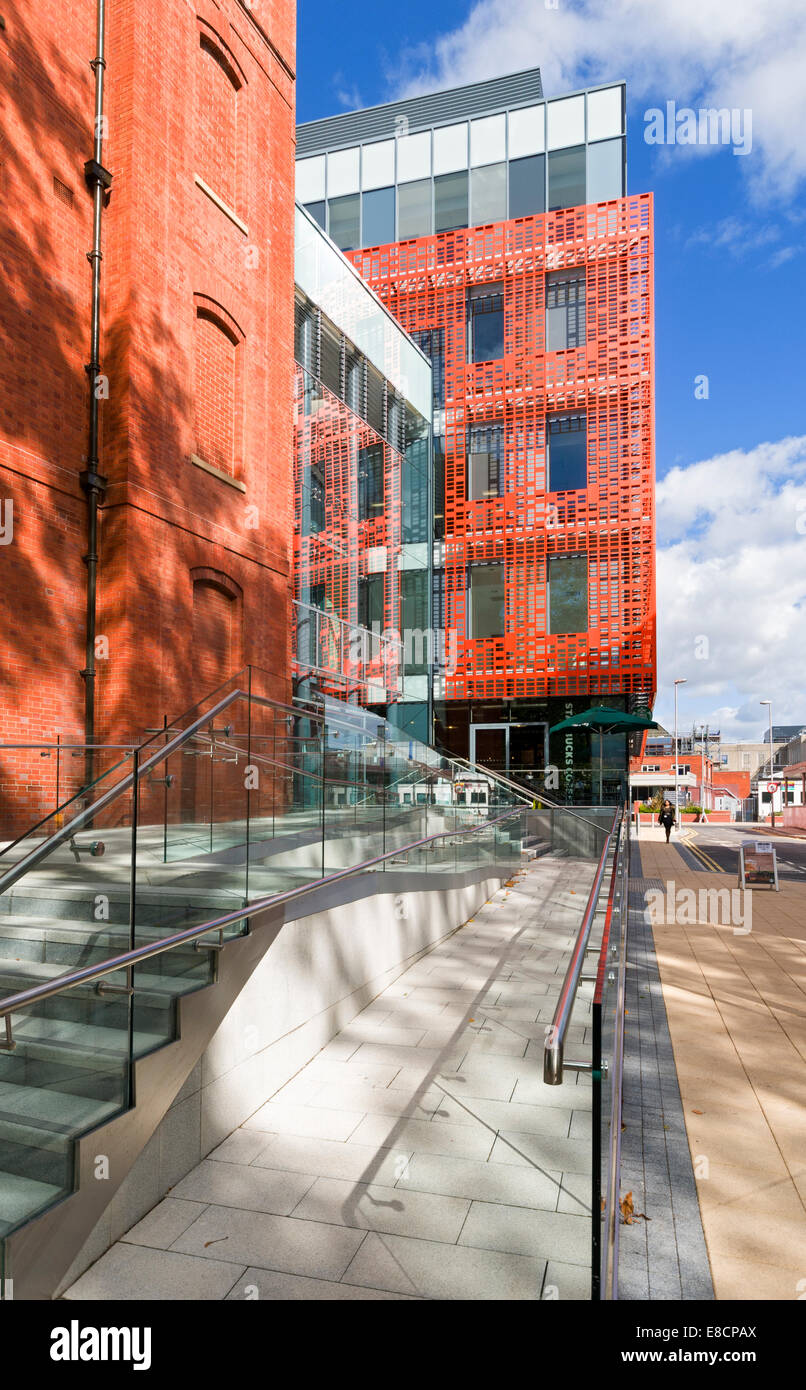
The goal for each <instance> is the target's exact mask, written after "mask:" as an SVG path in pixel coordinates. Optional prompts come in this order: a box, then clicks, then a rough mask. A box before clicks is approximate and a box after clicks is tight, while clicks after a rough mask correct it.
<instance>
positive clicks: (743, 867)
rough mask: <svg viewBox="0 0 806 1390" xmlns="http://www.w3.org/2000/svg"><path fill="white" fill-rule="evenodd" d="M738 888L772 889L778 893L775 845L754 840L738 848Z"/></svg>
mask: <svg viewBox="0 0 806 1390" xmlns="http://www.w3.org/2000/svg"><path fill="white" fill-rule="evenodd" d="M739 887H740V888H774V889H775V891H776V893H777V892H778V861H777V859H776V857H775V845H773V844H771V842H770V841H769V840H755V841H753V843H752V844H749V845H741V846H740V848H739Z"/></svg>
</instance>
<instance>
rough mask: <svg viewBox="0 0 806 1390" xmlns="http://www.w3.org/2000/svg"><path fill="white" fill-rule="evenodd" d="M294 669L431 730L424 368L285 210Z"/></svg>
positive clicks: (427, 370)
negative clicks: (289, 262)
mask: <svg viewBox="0 0 806 1390" xmlns="http://www.w3.org/2000/svg"><path fill="white" fill-rule="evenodd" d="M295 281H296V296H295V306H294V315H295V318H294V355H295V359H296V366H295V393H294V417H295V418H294V423H295V499H296V515H295V528H294V555H295V596H296V600H297V602H296V605H295V622H296V633H295V646H294V651H295V667H296V672H295V674H296V684H297V689H298V690H300V691H303V692H304V691H305V690H306V689H310V688H311V687H312V686H315V687H316V688H317V689H319V690H323V691H325V692H326V693H328V694H331V695H336V696H338V697H340V698H342V699H348V700H351V701H353V702H357V703H360V704H362V705H367V706H369V707H371V708H373V709H375V710H376V711H377V712H378V713H382V714H384V715H385V716H386V717H387V718H389V720H390V721H391V722H392V723H394V724H396V725H397V726H398V727H400V728H401V729H404V730H407V731H408V732H410V733H411V735H412V737H417V738H423V739H425V738H427V736H428V733H429V730H430V720H431V700H430V681H429V670H430V667H429V657H430V654H431V653H430V650H429V649H430V646H431V639H430V629H431V613H430V602H431V590H432V581H431V544H430V542H431V535H432V531H433V521H432V496H431V486H432V473H433V467H432V458H431V407H432V372H431V364H430V362H429V361H428V359H427V358H426V357H425V356H424V354H423V353H422V351H421V350H420V349H419V348H418V347H417V346H416V345H415V343H414V342H412V341H411V339H410V338H409V337H408V336H407V335H406V333H404V332H403V330H402V329H401V327H400V325H399V324H398V323H397V321H396V320H395V319H394V318H393V317H392V315H391V314H390V313H389V311H388V309H386V308H385V307H384V305H383V304H382V303H381V301H380V300H379V299H378V297H377V296H376V295H375V294H374V293H373V292H372V290H371V289H369V287H368V286H367V285H366V283H365V282H364V281H363V280H362V279H361V277H360V276H359V275H358V273H357V272H356V270H355V269H354V268H353V266H352V265H350V264H349V262H348V261H346V260H345V258H344V256H343V255H342V254H341V253H340V252H339V251H338V250H337V249H336V247H335V246H334V245H333V244H332V242H331V241H330V240H329V239H328V237H327V236H326V235H325V234H324V233H323V232H322V230H321V228H320V227H319V226H318V225H317V223H316V222H315V221H314V219H313V218H312V217H311V216H310V215H309V214H308V213H307V212H305V211H304V210H303V209H302V208H300V207H297V209H296V244H295Z"/></svg>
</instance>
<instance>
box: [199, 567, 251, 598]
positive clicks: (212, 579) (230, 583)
mask: <svg viewBox="0 0 806 1390" xmlns="http://www.w3.org/2000/svg"><path fill="white" fill-rule="evenodd" d="M190 579H191V583H193V584H196V583H204V584H212V585H214V586H215V587H216V588H218V589H221V590H222V591H223V592H224V593H225V594H228V595H229V597H230V598H232V599H242V598H243V589H242V588H241V586H240V584H239V583H238V582H237V580H235V579H233V578H232V576H231V575H229V574H224V572H223V570H216V569H211V568H210V566H209V565H196V566H195V567H194V568H193V569H192V570H191V571H190Z"/></svg>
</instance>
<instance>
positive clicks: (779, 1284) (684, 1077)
mask: <svg viewBox="0 0 806 1390" xmlns="http://www.w3.org/2000/svg"><path fill="white" fill-rule="evenodd" d="M703 843H705V841H704V842H703ZM737 844H738V839H737ZM641 860H642V865H643V873H644V874H645V875H646V876H647V877H648V878H651V879H652V880H653V881H654V880H657V881H659V882H657V883H656V884H654V886H656V887H658V888H660V889H662V890H663V891H666V889H667V887H668V885H670V884H672V883H673V884H674V885H675V892H678V891H679V890H681V889H693V890H694V891H695V892H696V893H697V895H698V899H697V901H698V904H699V902H700V899H699V894H700V891H701V890H703V889H705V890H709V889H717V890H722V891H723V893H724V891H725V890H726V888H727V889H732V888H733V887H734V886H735V880H732V879H729V878H726V875H725V874H724V873H723V874H716V873H706V872H704V871H703V870H702V869H699V870H694V869H691V868H689V867H688V865H687V863H685V862H684V860H683V857H682V855H681V854H679V853H678V851H677V849H676V848H675V846H674V844H672V845H670V846H667V845H665V844H663V843H659V842H658V841H657V840H656V839H654V838H653V839H651V840H647V839H645V838H644V836H643V834H642V836H641ZM703 901H705V900H703ZM745 911H746V909H744V908H742V910H741V914H740V915H741V918H742V921H739V920H736V921H734V922H732V923H731V922H730V921H728V922H724V920H723V922H722V923H716V922H714V921H713V920H711V921H706V920H702V918H703V916H708V915H709V914H708V913H705V914H703V913H702V912H700V911H699V910H698V911H697V913H696V914H695V915H697V916H698V917H700V918H701V920H699V921H697V922H694V923H688V922H687V921H685V920H680V919H681V918H684V917H685V916H686V915H687V914H683V913H678V920H672V921H669V920H666V921H665V922H664V923H662V924H658V925H655V927H654V939H655V949H656V952H657V958H658V964H659V968H660V977H661V982H662V985H663V997H664V1001H665V1005H666V1013H667V1016H668V1021H669V1030H670V1033H671V1039H672V1044H673V1048H674V1060H675V1064H676V1070H677V1077H678V1082H679V1087H680V1095H681V1098H682V1103H683V1111H684V1115H685V1121H686V1130H687V1134H688V1144H689V1149H690V1153H691V1160H692V1163H693V1168H694V1174H695V1178H696V1183H697V1194H698V1197H699V1203H700V1210H701V1214H702V1223H703V1228H704V1231H705V1239H706V1242H707V1247H708V1255H709V1260H710V1265H711V1274H712V1277H713V1282H714V1290H715V1295H716V1297H717V1299H739V1298H747V1299H796V1298H799V1297H802V1296H803V1294H804V1292H806V1007H805V1006H806V885H803V884H801V883H798V882H793V881H791V880H788V881H786V880H785V881H782V882H781V888H780V892H778V893H775V892H772V891H771V890H770V889H767V888H757V889H755V890H752V929H751V930H750V931H749V932H747V931H745V929H744V918H745ZM710 915H711V917H713V915H714V914H713V913H711V914H710ZM667 916H668V914H667ZM647 1215H649V1216H650V1218H651V1216H652V1210H651V1204H650V1205H648V1206H647Z"/></svg>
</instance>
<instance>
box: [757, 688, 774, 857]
mask: <svg viewBox="0 0 806 1390" xmlns="http://www.w3.org/2000/svg"><path fill="white" fill-rule="evenodd" d="M759 704H760V705H766V706H767V713H768V714H769V716H770V829H771V830H774V829H775V792H774V791H773V790H772V784H773V775H772V756H773V755H772V700H759Z"/></svg>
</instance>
